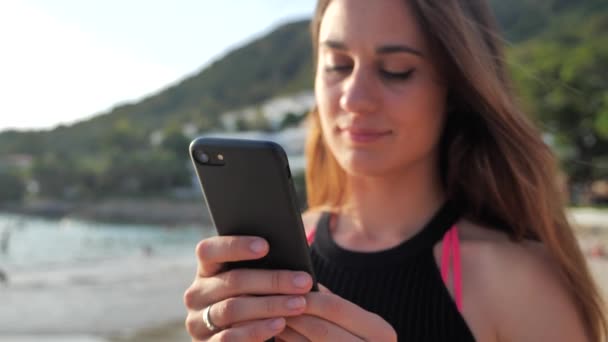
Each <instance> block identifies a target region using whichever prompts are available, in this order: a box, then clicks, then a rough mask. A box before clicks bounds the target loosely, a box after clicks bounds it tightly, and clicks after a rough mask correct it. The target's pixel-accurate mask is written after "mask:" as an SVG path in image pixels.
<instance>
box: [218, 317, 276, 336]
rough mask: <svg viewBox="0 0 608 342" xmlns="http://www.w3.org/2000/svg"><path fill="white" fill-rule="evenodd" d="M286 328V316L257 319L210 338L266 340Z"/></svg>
mask: <svg viewBox="0 0 608 342" xmlns="http://www.w3.org/2000/svg"><path fill="white" fill-rule="evenodd" d="M284 328H285V319H284V318H274V319H269V320H263V321H255V322H252V323H248V324H243V325H240V326H238V327H234V328H230V329H226V330H222V331H220V332H218V333H216V334H215V335H213V336H211V338H209V339H208V341H209V342H214V341H247V342H264V341H266V340H269V339H271V338H272V337H274V336H276V335H278V334H280V333H281V331H282V330H283V329H284Z"/></svg>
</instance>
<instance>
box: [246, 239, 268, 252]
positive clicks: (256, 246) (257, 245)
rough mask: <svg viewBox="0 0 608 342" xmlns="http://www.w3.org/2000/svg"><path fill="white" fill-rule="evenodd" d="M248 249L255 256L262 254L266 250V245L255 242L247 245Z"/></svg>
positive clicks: (262, 242)
mask: <svg viewBox="0 0 608 342" xmlns="http://www.w3.org/2000/svg"><path fill="white" fill-rule="evenodd" d="M249 249H251V251H252V252H253V253H255V254H258V253H262V252H263V251H264V249H266V243H264V241H262V240H255V241H253V242H252V243H251V244H250V245H249Z"/></svg>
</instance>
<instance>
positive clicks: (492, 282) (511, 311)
mask: <svg viewBox="0 0 608 342" xmlns="http://www.w3.org/2000/svg"><path fill="white" fill-rule="evenodd" d="M459 235H460V238H461V241H462V264H463V277H467V276H469V277H470V279H472V280H473V281H472V282H468V283H466V282H465V283H464V285H465V286H468V287H469V291H468V292H469V293H474V294H476V295H475V296H476V297H477V298H478V300H483V301H484V304H483V305H484V307H485V312H484V314H486V315H488V316H487V317H488V318H489V319H491V320H492V321H493V322H492V323H493V325H494V326H495V328H496V335H497V336H498V340H499V341H541V340H542V341H585V340H586V338H585V332H584V328H583V323H582V319H581V318H580V316H579V314H578V310H577V306H576V304H575V300H574V297H573V296H572V294H571V292H570V291H569V290H568V287H567V285H566V281H565V278H564V277H563V276H562V273H561V272H560V270H559V267H558V265H557V263H556V262H555V260H553V258H552V257H551V256H550V254H549V252H548V250H547V249H546V248H545V246H544V245H543V244H542V243H540V242H535V241H522V242H514V241H512V240H511V239H510V238H509V237H508V236H507V235H506V234H505V233H503V232H500V231H497V230H493V229H490V228H487V227H481V226H478V225H475V224H473V223H470V222H466V221H463V222H461V223H459ZM465 279H466V278H465Z"/></svg>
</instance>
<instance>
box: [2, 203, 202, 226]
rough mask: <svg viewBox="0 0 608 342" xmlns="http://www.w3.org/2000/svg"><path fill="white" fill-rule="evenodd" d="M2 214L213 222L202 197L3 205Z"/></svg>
mask: <svg viewBox="0 0 608 342" xmlns="http://www.w3.org/2000/svg"><path fill="white" fill-rule="evenodd" d="M0 213H1V214H9V215H25V216H32V217H38V218H43V219H56V220H61V219H78V220H85V221H94V222H102V223H121V224H152V225H165V226H167V225H168V226H177V225H200V224H210V223H211V219H210V217H209V212H208V210H207V207H206V205H205V202H204V200H203V199H202V198H194V199H189V200H186V199H183V200H170V199H161V198H146V199H133V198H113V199H105V200H100V201H84V202H68V201H52V200H38V201H32V202H30V203H26V204H22V205H4V206H0Z"/></svg>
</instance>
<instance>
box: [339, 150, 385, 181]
mask: <svg viewBox="0 0 608 342" xmlns="http://www.w3.org/2000/svg"><path fill="white" fill-rule="evenodd" d="M337 159H338V163H339V164H340V166H341V167H342V168H343V169H344V171H345V172H346V173H347V174H348V175H351V176H356V177H381V176H385V175H388V174H389V173H390V172H391V170H393V169H394V167H391V166H392V165H391V163H390V161H389V160H387V158H385V157H384V156H382V155H381V154H379V153H373V152H370V151H344V152H342V153H341V155H340V156H339V157H338V158H337Z"/></svg>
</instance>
